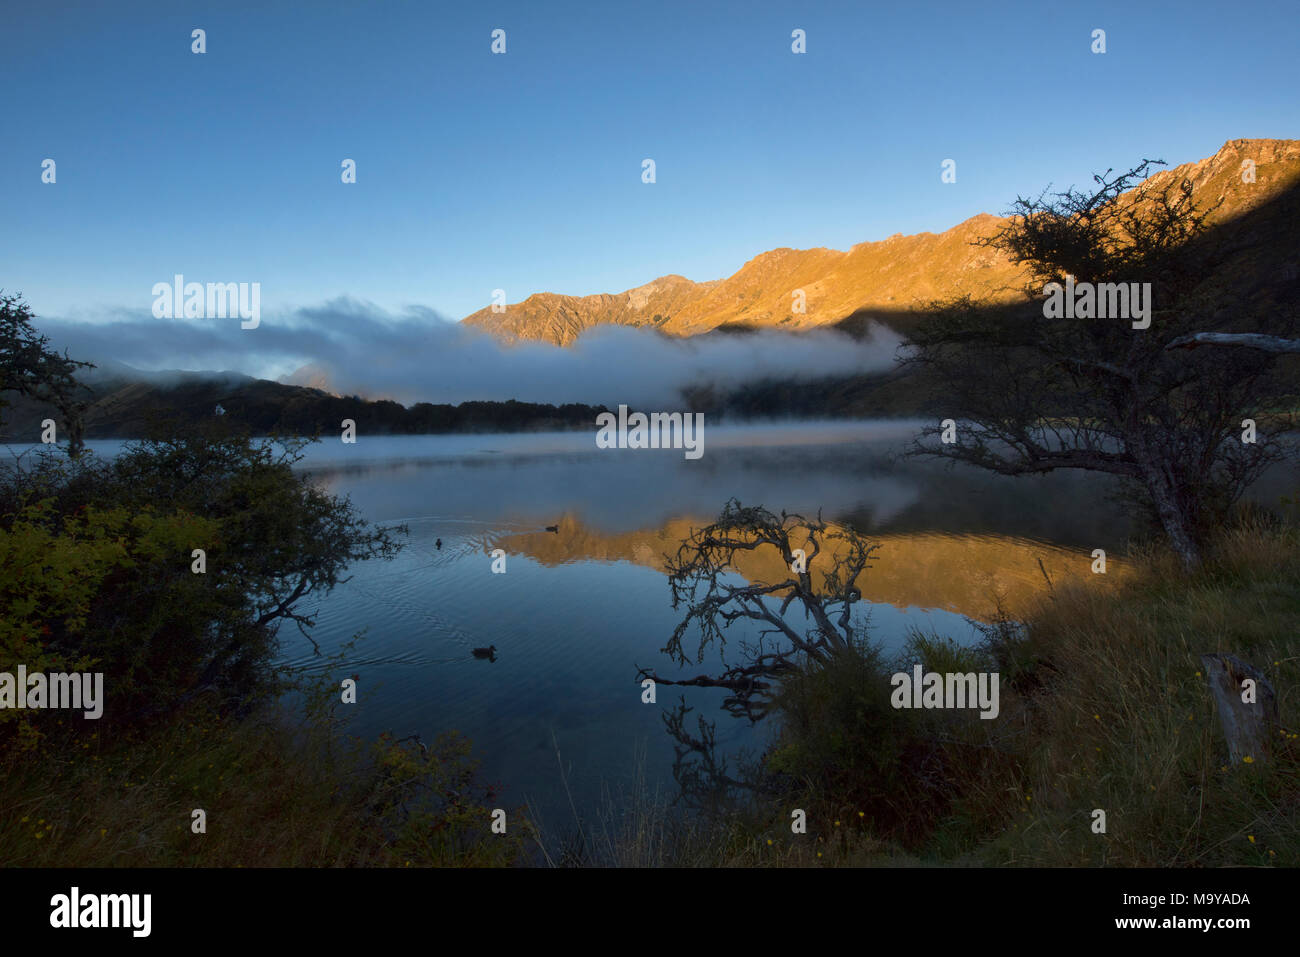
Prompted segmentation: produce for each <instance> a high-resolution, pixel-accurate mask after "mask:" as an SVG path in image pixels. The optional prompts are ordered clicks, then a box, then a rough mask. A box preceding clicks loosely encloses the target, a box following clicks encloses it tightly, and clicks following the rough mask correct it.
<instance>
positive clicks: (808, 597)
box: [637, 499, 876, 799]
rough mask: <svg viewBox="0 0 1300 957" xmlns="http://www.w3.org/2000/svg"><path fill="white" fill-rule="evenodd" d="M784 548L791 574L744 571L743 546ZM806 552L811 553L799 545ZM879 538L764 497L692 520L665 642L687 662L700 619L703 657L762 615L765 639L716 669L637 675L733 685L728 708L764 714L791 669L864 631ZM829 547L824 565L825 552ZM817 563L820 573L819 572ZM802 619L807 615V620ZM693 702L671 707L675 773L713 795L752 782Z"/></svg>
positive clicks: (674, 567) (672, 575) (673, 579)
mask: <svg viewBox="0 0 1300 957" xmlns="http://www.w3.org/2000/svg"><path fill="white" fill-rule="evenodd" d="M764 549H774V550H776V551H777V552H778V553H779V554H780V556H781V560H782V564H783V566H784V567H785V568H786V569H787V570H788V575H787V576H786V577H785V578H783V579H782V580H780V581H775V582H765V581H761V580H758V581H740V582H737V581H736V577H737V571H738V569H737V566H736V558H737V556H738V555H739V554H741V553H757V552H759V551H760V550H764ZM800 551H801V552H802V560H801V559H800V556H799V555H797V554H796V552H800ZM875 551H876V546H875V545H873V544H871V543H870V542H868V541H867V540H866V539H865V538H863V537H862V536H861V535H859V534H857V533H856V532H854V531H852V530H850V529H843V528H832V527H831V526H830V525H828V524H827V523H826V522H824V521H822V518H821V516H820V515H818V516H817V518H815V519H809V518H805V517H803V516H801V515H795V514H787V513H785V512H782V513H781V514H780V515H776V514H773V513H772V512H769V511H768V510H767V509H765V508H762V507H761V506H759V507H751V508H746V507H744V506H742V505H741V504H740V503H739V502H738V501H736V500H735V499H732V500H731V501H729V502H727V504H726V506H725V507H724V508H723V510H722V514H721V515H720V516H719V517H718V520H717V521H716V522H714V523H713V524H711V525H708V526H706V527H704V528H702V529H695V530H692V532H691V534H690V536H689V537H688V538H687V539H686V541H684V542H683V543H682V544H681V546H680V547H679V548H678V550H677V555H676V556H675V557H669V558H668V559H667V569H668V582H669V586H670V587H671V589H672V594H673V608H675V609H676V608H680V607H681V606H682V605H683V604H684V605H685V606H686V614H685V616H684V617H683V618H682V620H681V622H680V623H679V624H678V625H677V627H676V628H675V629H674V631H673V634H672V637H671V638H670V639H669V640H668V644H667V645H666V646H665V647H664V648H663V652H664V653H665V654H667V655H668V656H669V657H671V658H672V660H673V662H674V663H675V664H677V665H687V664H690V663H692V656H691V654H690V653H689V652H688V651H687V649H686V647H685V644H684V639H686V637H687V635H688V633H690V632H692V631H693V630H695V629H698V631H699V645H698V647H697V648H696V650H695V654H694V663H695V664H699V663H702V662H703V660H704V654H705V651H706V650H707V649H708V647H709V646H710V645H713V644H715V643H716V645H717V646H718V650H719V653H720V654H721V653H722V652H723V650H724V649H725V646H726V640H727V632H728V630H729V629H730V628H731V626H732V625H733V624H735V623H736V622H738V621H739V622H757V623H758V625H760V626H761V627H760V628H759V631H758V637H757V639H752V638H746V639H742V640H741V641H740V642H739V645H740V648H741V651H742V660H741V662H740V663H737V664H732V665H727V664H726V663H725V661H724V663H723V670H722V672H721V673H719V674H716V675H708V674H701V675H697V676H696V677H693V678H679V679H670V678H664V677H661V676H660V675H658V674H656V673H655V672H654V671H653V670H652V669H647V668H641V669H639V670H638V674H637V680H638V681H643V680H645V679H646V678H650V679H652V680H653V681H654V682H655V683H656V684H660V685H683V686H693V687H702V688H725V689H727V690H728V691H730V692H731V694H730V695H728V697H727V698H726V699H725V701H724V702H723V708H724V709H725V710H726V711H728V712H730V713H731V714H732V715H734V716H737V717H741V716H743V717H747V718H749V719H750V721H757V720H759V719H760V718H762V717H764V716H765V715H766V714H767V712H768V709H769V707H770V703H771V698H770V695H771V691H772V689H773V685H774V683H775V682H776V681H778V680H779V679H780V678H781V676H783V675H786V674H789V673H791V672H792V671H794V670H795V669H796V668H798V667H799V666H800V665H801V664H805V663H807V662H808V661H809V660H815V661H825V660H826V659H828V658H829V657H830V656H831V655H832V654H834V653H835V652H837V651H841V650H845V649H849V648H852V647H854V645H855V644H857V642H858V641H859V635H858V632H857V626H856V623H855V621H854V616H853V606H854V604H855V603H856V602H858V601H860V600H861V598H862V593H861V591H860V590H859V589H858V587H857V585H856V582H857V578H858V576H859V575H860V574H861V573H862V572H863V571H864V570H865V569H867V568H869V567H870V564H869V563H870V561H871V559H872V557H873V556H874V554H875ZM823 552H825V553H826V554H825V556H824V557H823V559H822V562H821V563H820V565H821V566H828V567H827V568H822V567H820V566H819V567H818V568H816V569H814V561H815V560H816V559H817V558H818V556H822V555H823ZM814 572H815V573H816V578H814ZM800 619H802V621H800ZM690 710H691V709H690V708H688V707H687V706H686V704H685V701H683V702H682V704H681V705H680V706H678V707H677V708H675V709H674V710H673V711H671V712H669V713H668V714H667V715H665V717H664V722H665V725H666V726H667V728H668V732H669V734H670V735H672V737H673V738H674V739H675V740H676V741H677V744H676V746H675V747H676V750H677V759H676V762H675V767H674V774H675V775H676V776H677V779H678V783H679V784H680V785H681V786H682V789H683V792H684V793H688V792H689V793H691V794H692V795H693V796H694V797H696V798H700V799H703V798H704V797H706V796H708V795H713V796H716V795H717V794H719V793H721V792H724V791H726V790H728V789H731V788H735V787H749V786H750V785H748V784H746V783H745V782H743V781H740V780H737V779H735V778H732V777H730V776H729V775H728V773H727V769H726V763H725V762H719V761H718V760H717V759H716V756H715V754H714V750H715V748H714V745H715V742H714V735H713V726H712V725H710V724H708V723H707V722H706V721H705V720H704V718H703V717H702V716H700V717H699V718H698V735H694V734H692V733H691V732H690V730H689V729H688V728H687V724H686V715H687V713H688V712H689V711H690Z"/></svg>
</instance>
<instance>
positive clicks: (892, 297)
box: [461, 139, 1300, 346]
mask: <svg viewBox="0 0 1300 957" xmlns="http://www.w3.org/2000/svg"><path fill="white" fill-rule="evenodd" d="M1247 160H1250V161H1253V163H1254V170H1253V181H1251V182H1248V181H1247V180H1248V179H1250V177H1248V176H1245V175H1244V172H1245V171H1244V167H1243V164H1244V163H1245V161H1247ZM1184 178H1186V179H1187V180H1188V181H1189V182H1191V184H1192V188H1193V196H1194V197H1195V198H1196V201H1197V202H1198V204H1201V205H1202V206H1203V207H1209V206H1211V205H1214V204H1215V203H1218V204H1219V205H1218V207H1217V209H1216V210H1215V212H1214V213H1213V214H1212V215H1211V216H1210V217H1209V222H1210V223H1211V224H1216V223H1221V222H1225V221H1227V220H1231V219H1234V218H1236V217H1239V216H1241V215H1242V214H1243V213H1245V212H1248V211H1250V210H1252V209H1254V208H1256V207H1257V206H1259V205H1260V204H1262V203H1265V202H1267V201H1268V200H1270V199H1273V198H1275V197H1276V196H1278V195H1279V194H1280V193H1281V192H1283V191H1284V190H1285V189H1287V188H1288V187H1289V186H1294V185H1296V184H1297V183H1300V140H1281V139H1238V140H1229V141H1228V142H1226V143H1224V145H1223V146H1222V147H1221V148H1220V149H1219V150H1218V152H1216V153H1215V154H1214V155H1213V156H1211V157H1208V158H1207V159H1203V160H1201V161H1199V162H1195V163H1185V164H1183V165H1181V166H1177V167H1174V168H1172V169H1166V170H1161V171H1160V172H1157V173H1155V174H1154V175H1152V176H1150V177H1149V178H1148V179H1146V180H1144V181H1143V182H1142V183H1141V184H1139V185H1138V186H1137V187H1136V188H1135V189H1134V190H1132V191H1130V192H1129V193H1127V194H1125V196H1124V197H1123V198H1122V201H1125V202H1141V201H1142V197H1143V195H1144V194H1145V193H1146V192H1147V191H1148V190H1151V189H1159V188H1162V187H1163V186H1165V185H1166V184H1168V183H1170V182H1171V181H1177V180H1181V179H1184ZM1006 222H1007V220H1006V219H1005V218H1003V217H998V216H993V215H990V214H988V213H981V214H979V215H977V216H973V217H971V218H970V219H967V220H966V221H964V222H961V223H958V224H957V225H956V226H953V227H952V228H951V229H948V230H946V231H945V232H942V233H916V234H914V235H910V236H904V235H901V234H900V235H894V236H890V237H889V238H888V239H884V240H880V241H878V242H864V243H859V244H858V245H856V246H854V247H852V248H851V249H849V250H847V251H841V250H837V249H825V248H817V249H787V248H781V249H772V250H769V251H768V252H765V253H760V254H759V255H757V256H755V257H754V258H753V259H751V260H749V262H747V263H745V264H744V265H743V266H742V267H741V268H740V269H739V270H738V271H737V272H736V273H735V274H734V275H732V276H729V277H727V278H726V279H716V280H712V281H708V282H693V281H692V280H690V279H686V278H685V277H683V276H678V275H668V276H661V277H659V278H658V279H655V280H652V281H651V282H648V283H646V284H645V285H642V286H637V287H636V288H635V289H628V290H626V291H624V292H620V293H602V294H596V295H589V296H566V295H559V294H556V293H549V292H539V293H536V294H534V295H531V296H529V297H528V298H527V299H525V300H524V301H522V302H519V303H514V304H510V305H507V306H506V307H505V309H504V311H501V312H494V311H493V310H492V308H491V307H488V308H485V309H480V310H479V311H478V312H475V313H473V314H471V315H469V316H466V317H465V318H464V319H463V320H461V321H462V322H463V323H465V324H466V325H469V326H474V327H477V328H480V329H483V330H486V331H488V332H490V333H492V335H494V336H496V337H497V338H498V339H500V340H502V341H505V342H521V341H541V342H549V343H553V344H555V345H560V346H568V345H571V344H572V343H573V342H574V341H575V340H576V339H577V338H578V337H579V336H580V335H581V334H582V333H583V332H584V331H586V330H587V329H590V328H593V327H595V326H609V325H619V326H639V327H648V328H653V329H658V330H659V331H661V332H663V333H665V334H668V335H672V336H693V335H698V334H700V333H705V332H709V331H711V330H714V329H725V328H726V327H729V326H743V327H747V328H776V329H786V330H797V329H808V328H815V327H819V326H827V325H832V324H835V323H838V322H840V321H841V320H844V319H846V318H848V317H849V316H853V315H855V314H857V315H859V316H862V315H864V314H866V315H870V314H871V313H872V312H879V313H881V314H882V316H884V315H886V314H893V315H897V314H899V313H903V312H906V311H907V310H909V309H911V308H914V307H917V306H920V305H923V304H925V303H927V302H930V301H933V300H936V299H943V298H947V297H951V296H954V295H962V294H970V295H972V296H974V297H976V298H981V299H987V300H990V301H994V302H996V301H1000V300H1003V301H1009V300H1012V299H1014V298H1016V297H1017V296H1018V295H1019V294H1020V293H1021V291H1022V290H1023V288H1024V285H1025V281H1026V274H1025V272H1024V271H1023V269H1021V268H1019V267H1017V266H1015V265H1013V264H1012V263H1011V262H1010V261H1009V260H1008V259H1007V258H1006V256H1005V255H1003V254H1002V253H1000V252H998V251H996V250H993V249H990V248H988V247H985V246H980V245H977V244H978V242H979V241H980V240H982V239H986V238H988V237H990V236H992V235H993V234H995V233H996V232H997V231H998V230H1000V229H1001V228H1002V227H1003V226H1004V225H1005V224H1006ZM797 290H802V293H803V300H804V304H805V308H804V311H803V312H802V313H800V312H798V311H797V310H796V308H795V302H796V291H797Z"/></svg>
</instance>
